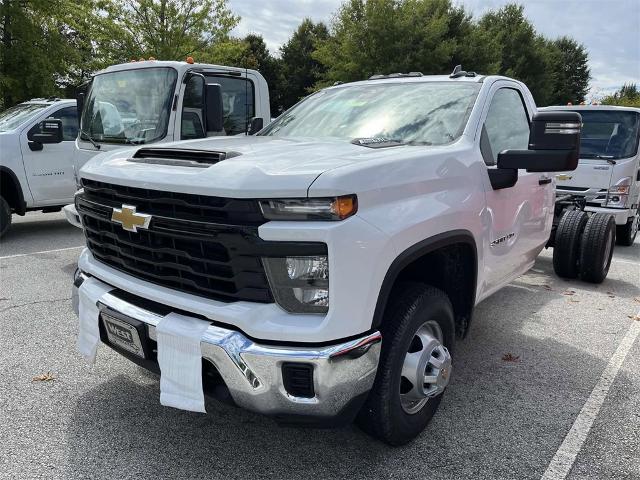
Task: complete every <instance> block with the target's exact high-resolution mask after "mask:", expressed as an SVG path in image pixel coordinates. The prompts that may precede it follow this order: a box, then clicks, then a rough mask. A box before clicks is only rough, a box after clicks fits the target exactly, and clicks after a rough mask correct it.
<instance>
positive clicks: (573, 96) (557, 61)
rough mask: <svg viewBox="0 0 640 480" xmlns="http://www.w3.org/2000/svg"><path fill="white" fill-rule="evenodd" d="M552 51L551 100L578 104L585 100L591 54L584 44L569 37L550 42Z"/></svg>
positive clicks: (561, 103) (562, 103)
mask: <svg viewBox="0 0 640 480" xmlns="http://www.w3.org/2000/svg"><path fill="white" fill-rule="evenodd" d="M548 48H549V49H550V51H551V58H552V75H553V84H552V88H551V92H550V96H549V102H550V103H551V104H555V105H564V104H566V103H568V102H571V103H573V104H574V105H577V104H579V103H581V102H582V101H584V98H585V96H586V95H587V93H588V91H589V80H590V78H591V73H590V70H589V56H588V54H587V51H586V49H585V48H584V45H581V44H579V43H578V42H576V41H575V40H573V39H571V38H568V37H561V38H558V39H556V40H554V41H552V42H549V44H548Z"/></svg>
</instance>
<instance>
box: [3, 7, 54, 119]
mask: <svg viewBox="0 0 640 480" xmlns="http://www.w3.org/2000/svg"><path fill="white" fill-rule="evenodd" d="M49 6H50V5H48V4H45V3H44V2H36V1H33V2H32V1H17V0H4V1H3V2H2V3H0V22H1V23H0V37H1V38H2V44H1V49H0V91H1V97H2V99H1V100H0V101H1V102H2V104H3V106H4V107H10V106H12V105H13V104H15V103H18V102H21V101H24V100H27V99H28V98H31V97H34V96H49V95H55V94H56V93H57V85H56V83H55V74H56V73H57V72H58V71H59V70H60V69H61V68H62V63H63V59H62V58H61V56H60V54H59V52H60V47H61V44H63V43H64V38H63V37H62V36H61V35H60V32H59V31H58V30H57V29H56V26H55V22H52V21H51V20H50V18H49V15H48V14H49V13H50V12H49V11H48V10H49Z"/></svg>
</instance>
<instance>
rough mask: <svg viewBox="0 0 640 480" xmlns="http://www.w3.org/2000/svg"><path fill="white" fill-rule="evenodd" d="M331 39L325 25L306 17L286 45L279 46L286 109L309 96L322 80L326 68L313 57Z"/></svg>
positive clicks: (283, 102)
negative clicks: (322, 44)
mask: <svg viewBox="0 0 640 480" xmlns="http://www.w3.org/2000/svg"><path fill="white" fill-rule="evenodd" d="M328 38H329V30H328V29H327V27H326V25H325V24H324V23H321V22H320V23H313V22H312V21H311V20H310V19H308V18H305V19H304V20H303V21H302V23H301V24H300V25H299V26H298V29H297V30H296V31H295V32H294V33H293V35H292V36H291V38H290V39H289V40H288V41H287V43H285V44H284V45H282V47H280V56H281V59H282V86H281V91H282V98H281V100H282V106H283V108H284V109H287V108H289V107H291V106H292V105H293V104H295V103H296V102H297V101H298V100H300V99H301V98H302V97H304V96H305V95H307V94H308V93H309V92H310V91H311V90H313V86H314V85H315V84H316V83H317V82H318V81H320V79H321V78H322V75H323V74H324V72H325V71H326V69H325V67H324V65H322V64H321V63H320V62H318V61H317V60H316V59H315V58H314V57H313V52H314V51H315V50H316V47H317V45H318V44H319V43H320V42H323V41H327V40H328Z"/></svg>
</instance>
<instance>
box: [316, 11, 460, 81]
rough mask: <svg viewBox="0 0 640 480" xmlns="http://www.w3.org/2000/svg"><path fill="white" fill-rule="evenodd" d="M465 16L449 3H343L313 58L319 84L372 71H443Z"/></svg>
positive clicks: (457, 51) (454, 49)
mask: <svg viewBox="0 0 640 480" xmlns="http://www.w3.org/2000/svg"><path fill="white" fill-rule="evenodd" d="M470 23H471V22H470V18H469V17H468V16H467V15H466V14H464V11H463V9H462V7H454V6H453V5H452V3H451V1H450V0H369V1H367V2H365V1H364V0H349V1H347V2H346V3H345V4H344V5H343V6H342V7H341V8H340V10H339V11H338V13H337V15H336V18H335V20H334V22H333V24H332V31H331V33H332V35H331V37H330V38H329V39H327V40H325V41H322V42H320V43H319V45H318V49H317V51H316V53H315V58H316V59H317V60H318V61H320V62H321V63H322V64H323V65H325V66H326V68H327V71H326V74H325V75H324V81H323V82H321V83H322V84H325V85H326V84H330V83H333V82H335V81H354V80H361V79H363V78H367V77H369V76H371V75H374V74H378V73H391V72H407V71H421V72H423V73H449V72H450V71H451V61H452V59H453V57H454V56H455V55H458V56H460V57H461V56H464V55H465V54H466V56H467V57H469V52H468V50H467V51H466V52H465V51H463V49H462V48H461V44H460V40H461V39H460V37H459V35H460V34H461V32H464V31H468V30H470V29H471V25H470Z"/></svg>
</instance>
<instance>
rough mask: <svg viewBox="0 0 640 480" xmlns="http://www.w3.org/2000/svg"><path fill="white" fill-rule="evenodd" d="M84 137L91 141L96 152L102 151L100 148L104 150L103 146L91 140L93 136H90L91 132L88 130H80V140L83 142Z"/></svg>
mask: <svg viewBox="0 0 640 480" xmlns="http://www.w3.org/2000/svg"><path fill="white" fill-rule="evenodd" d="M82 135H84V136H85V137H86V139H87V140H89V142H90V143H91V145H93V146H94V147H95V149H96V150H100V148H102V145H100V144H99V143H98V142H96V141H95V140H94V139H93V138H91V135H89V132H87V131H86V130H80V140H83V138H82Z"/></svg>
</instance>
